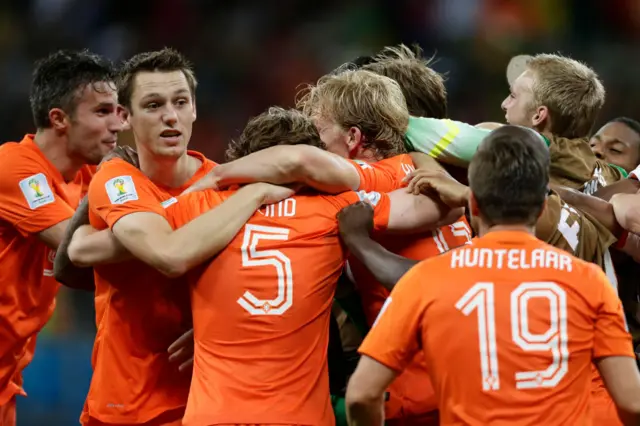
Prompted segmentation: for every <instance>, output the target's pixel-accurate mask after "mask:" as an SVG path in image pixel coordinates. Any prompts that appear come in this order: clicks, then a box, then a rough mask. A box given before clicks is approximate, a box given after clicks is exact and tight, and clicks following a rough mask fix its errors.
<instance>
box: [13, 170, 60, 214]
mask: <svg viewBox="0 0 640 426" xmlns="http://www.w3.org/2000/svg"><path fill="white" fill-rule="evenodd" d="M20 190H21V191H22V194H23V195H24V198H25V199H26V200H27V203H28V204H29V208H31V210H35V209H37V208H38V207H42V206H44V205H47V204H51V203H53V201H54V200H55V197H54V196H53V191H51V187H50V186H49V182H47V177H46V176H45V175H44V174H43V173H38V174H37V175H33V176H29V177H28V178H25V179H22V180H21V181H20Z"/></svg>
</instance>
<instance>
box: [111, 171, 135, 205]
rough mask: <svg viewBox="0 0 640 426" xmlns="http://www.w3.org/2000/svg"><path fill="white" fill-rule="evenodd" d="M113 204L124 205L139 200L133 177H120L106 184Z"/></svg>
mask: <svg viewBox="0 0 640 426" xmlns="http://www.w3.org/2000/svg"><path fill="white" fill-rule="evenodd" d="M104 186H105V189H106V190H107V195H108V196H109V200H110V201H111V204H124V203H126V202H127V201H135V200H137V199H138V192H137V191H136V186H135V185H134V183H133V179H132V178H131V176H118V177H115V178H113V179H109V180H108V181H107V183H105V184H104Z"/></svg>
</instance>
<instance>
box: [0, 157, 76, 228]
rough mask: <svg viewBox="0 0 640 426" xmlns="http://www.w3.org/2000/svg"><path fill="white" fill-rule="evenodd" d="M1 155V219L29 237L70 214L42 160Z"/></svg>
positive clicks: (68, 216)
mask: <svg viewBox="0 0 640 426" xmlns="http://www.w3.org/2000/svg"><path fill="white" fill-rule="evenodd" d="M2 155H3V156H5V157H4V158H3V159H2V161H0V219H2V220H4V221H6V222H8V223H10V224H11V225H13V226H14V227H15V228H16V229H17V230H18V232H20V234H21V235H23V236H28V235H31V234H37V233H39V232H42V231H44V230H45V229H47V228H50V227H52V226H54V225H56V224H58V223H60V222H62V221H65V220H67V219H70V218H71V217H72V216H73V209H72V208H71V207H70V206H69V205H68V204H67V203H66V201H64V199H63V198H61V196H60V194H58V193H57V192H56V188H57V186H56V184H57V182H55V181H54V178H53V176H52V175H51V174H50V173H49V172H48V169H47V168H46V167H44V166H43V165H42V163H41V162H39V161H37V160H36V159H32V158H29V157H28V156H18V155H15V154H12V153H6V152H4V153H2Z"/></svg>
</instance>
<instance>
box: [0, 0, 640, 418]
mask: <svg viewBox="0 0 640 426" xmlns="http://www.w3.org/2000/svg"><path fill="white" fill-rule="evenodd" d="M639 38H640V1H638V0H608V1H606V2H605V1H602V0H536V1H531V0H395V1H393V0H349V1H344V0H342V1H336V0H324V1H322V2H310V1H302V0H261V1H260V0H254V1H250V0H245V1H214V0H208V1H207V0H154V1H151V0H3V1H1V2H0V84H1V87H2V102H0V128H1V129H2V137H1V139H2V140H3V141H7V140H20V138H21V137H22V135H23V134H24V133H26V132H30V131H32V130H33V129H32V128H33V125H32V122H31V115H30V111H29V104H28V91H29V82H30V77H31V70H32V64H33V61H34V60H35V59H36V58H38V57H40V56H44V55H46V54H47V53H49V52H50V51H53V50H55V49H59V48H85V47H86V48H89V49H91V50H93V51H95V52H97V53H101V54H104V55H106V56H108V57H110V58H111V59H113V60H116V61H118V60H121V59H124V58H126V57H128V56H130V55H132V54H134V53H136V52H139V51H144V50H153V49H158V48H162V47H164V46H171V47H175V48H177V49H179V50H180V51H182V52H183V53H185V54H186V55H187V57H189V58H190V59H191V60H192V61H193V63H194V65H195V70H196V74H197V77H198V80H199V82H200V86H199V89H198V94H197V103H198V121H197V122H196V125H195V128H194V136H193V140H192V147H193V148H194V149H197V150H200V151H202V152H204V153H205V154H206V155H208V156H209V157H211V158H212V159H215V160H219V161H221V160H222V157H223V153H224V148H225V146H226V143H227V141H228V140H229V139H230V138H233V137H235V136H237V135H238V134H239V132H240V130H241V129H242V127H243V126H244V123H245V122H246V120H247V118H248V117H250V116H252V115H256V114H258V113H260V112H261V111H262V110H264V109H265V108H266V107H267V106H270V105H273V104H278V105H283V106H292V104H293V99H294V95H295V93H296V91H297V88H298V87H299V85H300V84H301V83H305V82H313V81H314V80H315V79H317V78H318V77H319V76H321V75H322V74H324V73H325V72H327V71H329V70H331V69H333V68H335V67H336V66H338V65H340V64H341V63H343V62H345V61H348V60H350V59H353V58H355V57H357V56H360V55H365V54H371V53H374V52H376V51H377V50H378V49H380V48H381V47H382V46H385V45H391V44H398V43H400V42H404V43H413V42H417V43H419V44H420V45H421V46H422V47H423V48H424V50H425V53H426V55H431V54H433V53H436V54H437V59H438V61H437V63H436V64H435V65H434V68H435V69H436V70H438V71H440V72H446V73H447V75H448V78H447V88H448V90H449V115H450V117H452V118H455V119H458V120H463V121H468V122H471V123H476V122H480V121H502V120H503V117H504V114H503V113H502V111H501V110H500V103H501V102H502V100H503V99H504V97H505V96H506V95H507V93H508V87H507V83H506V79H505V68H506V65H507V63H508V61H509V58H510V57H511V56H513V55H515V54H519V53H537V52H543V51H544V52H557V51H559V52H562V53H563V54H566V55H569V56H572V57H573V58H576V59H580V60H584V61H586V62H588V63H589V64H590V65H591V66H593V67H594V68H595V69H596V70H597V71H598V73H599V74H600V76H601V77H602V79H603V81H604V84H605V87H606V89H607V101H606V106H605V109H604V111H603V113H602V114H601V116H600V120H599V123H603V122H605V121H607V120H608V119H610V118H613V117H616V116H621V115H624V116H629V117H632V118H635V119H638V118H640V103H638V101H637V99H635V98H634V96H633V94H637V93H640V91H639V86H640V78H638V77H637V75H638V69H640V56H639V55H638V51H639V50H638V46H639V44H638V43H639V41H640V40H639ZM123 140H125V141H128V140H130V138H129V137H128V136H127V135H125V136H124V137H123ZM0 267H1V266H0ZM94 329H95V327H94V321H93V301H92V295H91V294H87V293H80V292H75V293H74V292H71V291H66V290H65V289H62V290H61V293H60V297H59V300H58V309H57V312H56V314H55V316H54V319H53V321H52V322H51V323H50V324H49V325H48V326H47V328H46V330H45V331H44V332H43V333H42V334H41V336H40V338H39V342H38V350H37V352H36V357H35V359H34V361H33V363H32V365H31V366H30V367H29V368H28V369H27V371H26V374H25V381H26V390H27V392H28V393H29V397H28V398H26V399H24V398H20V399H19V417H18V424H19V425H20V426H31V425H50V426H57V425H74V424H77V422H78V420H77V419H78V416H79V413H80V410H81V407H82V404H83V402H84V396H85V393H86V390H87V388H88V383H89V380H90V375H91V366H90V359H91V347H92V344H93V334H94Z"/></svg>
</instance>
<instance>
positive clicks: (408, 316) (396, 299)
mask: <svg viewBox="0 0 640 426" xmlns="http://www.w3.org/2000/svg"><path fill="white" fill-rule="evenodd" d="M423 268H424V266H423V264H419V265H417V266H415V267H413V268H412V269H411V270H409V272H407V273H406V274H405V275H404V276H403V277H402V278H401V279H400V281H398V284H396V286H395V287H394V289H393V290H392V291H391V294H390V295H389V297H388V298H387V300H386V301H385V303H384V305H383V306H382V309H381V310H380V313H379V314H378V318H377V319H376V321H375V322H374V323H373V327H372V328H371V330H370V331H369V334H367V337H365V339H364V341H363V342H362V345H361V346H360V348H359V349H358V352H360V353H361V354H363V355H367V356H368V357H370V358H373V359H375V360H376V361H378V362H380V363H382V364H384V365H386V366H387V367H389V368H391V369H393V370H396V371H402V370H404V368H405V367H406V366H407V364H409V363H410V362H411V360H412V359H413V357H414V355H415V354H416V352H418V351H419V350H420V349H421V347H422V345H421V340H422V338H421V334H422V333H421V331H422V330H421V329H422V318H423V315H424V311H425V309H426V303H425V300H426V297H425V294H424V291H423V287H422V286H421V282H420V280H421V276H422V279H424V277H425V276H426V275H425V272H424V270H423ZM417 288H420V290H419V291H417V290H416V289H417Z"/></svg>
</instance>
